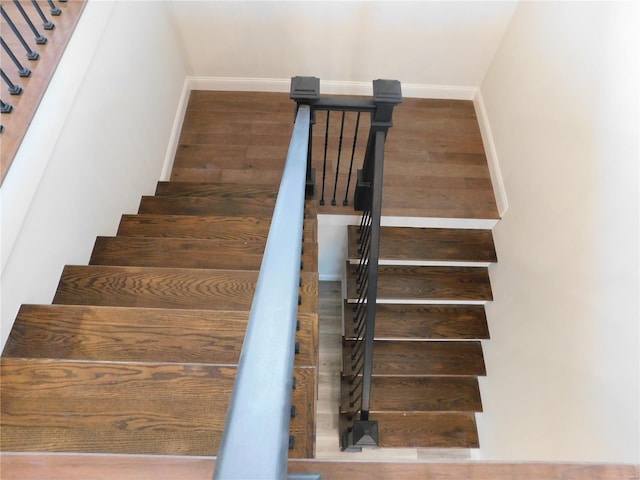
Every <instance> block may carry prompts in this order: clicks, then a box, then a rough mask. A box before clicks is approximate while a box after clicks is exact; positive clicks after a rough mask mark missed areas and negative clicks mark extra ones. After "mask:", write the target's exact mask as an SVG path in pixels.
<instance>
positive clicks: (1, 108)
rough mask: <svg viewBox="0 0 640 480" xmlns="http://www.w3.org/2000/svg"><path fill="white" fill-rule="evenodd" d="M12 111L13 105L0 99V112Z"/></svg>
mask: <svg viewBox="0 0 640 480" xmlns="http://www.w3.org/2000/svg"><path fill="white" fill-rule="evenodd" d="M12 111H13V105H11V104H9V103H4V102H3V101H2V100H0V113H11V112H12Z"/></svg>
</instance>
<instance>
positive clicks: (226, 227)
mask: <svg viewBox="0 0 640 480" xmlns="http://www.w3.org/2000/svg"><path fill="white" fill-rule="evenodd" d="M276 196H277V188H275V187H272V186H265V185H253V184H241V183H237V184H234V183H195V182H160V183H158V186H157V190H156V193H155V195H154V196H149V197H146V196H145V197H143V198H142V200H141V202H140V208H139V211H138V214H136V215H123V216H122V219H121V222H120V225H119V228H118V233H117V235H116V236H115V237H98V238H97V239H96V243H95V247H94V249H93V253H92V255H91V259H90V262H89V265H85V266H76V265H70V266H66V267H65V268H64V271H63V272H62V275H61V278H60V283H59V286H58V289H57V291H56V293H55V297H54V299H53V304H52V305H24V306H22V308H21V309H20V311H19V313H18V316H17V319H16V321H15V324H14V327H13V329H12V331H11V334H10V338H9V340H8V342H7V345H6V347H5V349H4V352H3V355H2V366H1V368H2V372H1V375H2V382H1V389H2V390H1V393H0V395H1V397H2V405H1V410H2V418H1V427H2V438H1V448H2V451H3V452H78V453H107V454H118V453H127V454H153V455H195V456H199V455H204V456H211V455H215V454H216V453H217V450H218V447H219V444H220V440H221V435H222V430H223V427H224V422H225V418H226V414H227V408H228V404H229V399H230V395H231V391H232V388H233V382H234V379H235V375H236V369H237V364H238V359H239V356H240V351H241V348H242V342H243V338H244V331H245V328H246V324H247V320H248V315H249V313H248V312H249V310H250V308H251V303H252V298H253V293H254V289H255V285H256V281H257V277H258V270H259V268H260V263H261V259H262V252H263V250H264V246H265V242H266V238H267V234H268V230H269V224H270V218H271V214H272V211H273V207H274V203H275V198H276ZM305 208H306V211H305V217H306V218H305V221H304V253H303V254H302V257H301V267H302V272H301V287H300V307H299V316H298V321H299V331H298V333H297V345H296V352H297V355H296V363H295V372H294V375H295V388H294V391H293V392H292V405H293V406H294V407H295V409H293V408H292V420H291V427H290V435H291V438H292V440H291V441H290V448H291V451H290V457H297V458H305V457H312V456H313V454H314V428H315V398H316V391H317V365H318V360H317V343H318V274H317V243H316V241H317V236H316V218H315V216H316V209H315V205H314V204H313V202H312V201H308V202H307V205H306V207H305ZM259 401H260V399H256V402H259ZM247 446H248V447H250V446H251V445H250V444H249V443H248V445H247Z"/></svg>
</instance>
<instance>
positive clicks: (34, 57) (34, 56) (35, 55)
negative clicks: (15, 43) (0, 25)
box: [0, 5, 40, 60]
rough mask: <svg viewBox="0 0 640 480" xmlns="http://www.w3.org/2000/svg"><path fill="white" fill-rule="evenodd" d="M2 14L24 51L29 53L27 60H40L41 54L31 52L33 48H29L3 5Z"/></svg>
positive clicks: (0, 9) (0, 11)
mask: <svg viewBox="0 0 640 480" xmlns="http://www.w3.org/2000/svg"><path fill="white" fill-rule="evenodd" d="M0 14H2V18H4V20H5V21H6V22H7V25H9V28H11V31H12V32H13V33H14V35H15V36H16V38H17V39H18V40H19V41H20V43H21V44H22V46H23V47H24V49H25V50H26V51H27V59H29V60H38V58H40V54H39V53H38V52H34V51H33V50H31V47H30V46H29V44H28V43H27V41H26V40H25V39H24V37H23V36H22V34H21V33H20V30H18V28H17V27H16V25H15V23H13V20H11V18H10V17H9V15H7V12H6V11H5V10H4V8H3V7H2V5H0Z"/></svg>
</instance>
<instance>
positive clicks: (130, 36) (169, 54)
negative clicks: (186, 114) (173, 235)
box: [0, 1, 186, 345]
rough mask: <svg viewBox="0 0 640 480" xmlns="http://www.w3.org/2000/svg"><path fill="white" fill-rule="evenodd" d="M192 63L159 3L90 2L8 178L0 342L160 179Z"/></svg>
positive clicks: (84, 260)
mask: <svg viewBox="0 0 640 480" xmlns="http://www.w3.org/2000/svg"><path fill="white" fill-rule="evenodd" d="M185 75H186V70H185V67H184V63H183V61H182V57H181V52H180V51H179V49H178V48H177V46H176V40H175V36H174V29H173V26H172V25H171V23H170V22H169V20H168V18H167V12H166V9H165V5H164V4H163V3H161V2H150V3H147V2H112V1H91V2H90V3H89V4H88V5H87V7H86V9H85V12H84V13H83V16H82V17H81V19H80V22H79V25H78V27H77V30H76V32H75V33H74V35H73V36H72V39H71V42H70V44H69V46H68V49H67V51H66V53H65V56H64V57H63V59H62V62H61V63H60V65H59V67H58V69H57V71H56V73H55V75H54V78H53V80H52V83H51V85H50V87H49V89H48V90H47V93H46V95H45V98H44V100H43V102H42V104H41V107H40V108H39V110H38V112H37V114H36V118H35V119H34V121H33V123H32V126H31V128H30V130H29V132H28V133H27V136H26V137H25V140H24V141H23V145H22V147H21V149H20V151H19V152H18V155H17V157H16V159H15V161H14V163H13V165H12V168H11V169H10V171H9V173H8V175H7V177H6V179H5V181H4V183H3V185H2V188H1V189H0V198H1V201H2V267H3V268H2V292H1V294H2V306H1V308H2V310H1V311H2V325H1V340H2V345H4V343H5V341H6V337H7V335H8V334H9V331H10V328H11V325H12V323H13V321H14V319H15V315H16V312H17V310H18V307H19V306H20V304H22V303H50V302H51V300H52V297H53V294H54V292H55V288H56V286H57V284H58V280H59V277H60V273H61V271H62V268H63V266H64V265H65V264H86V263H87V261H88V260H89V255H90V252H91V249H92V247H93V243H94V241H95V238H96V236H97V235H113V234H115V231H116V227H117V223H118V221H119V218H120V215H121V214H122V213H135V211H136V209H137V206H138V203H139V201H140V196H141V195H142V194H149V193H152V192H153V189H154V186H155V182H156V181H157V180H158V178H160V174H161V170H162V166H163V162H164V160H165V153H166V151H167V147H168V143H169V137H170V134H171V129H172V125H173V123H174V117H175V115H176V105H177V104H178V101H179V98H180V97H181V94H182V89H183V84H184V79H185Z"/></svg>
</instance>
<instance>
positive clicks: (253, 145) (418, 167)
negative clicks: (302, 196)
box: [171, 90, 498, 219]
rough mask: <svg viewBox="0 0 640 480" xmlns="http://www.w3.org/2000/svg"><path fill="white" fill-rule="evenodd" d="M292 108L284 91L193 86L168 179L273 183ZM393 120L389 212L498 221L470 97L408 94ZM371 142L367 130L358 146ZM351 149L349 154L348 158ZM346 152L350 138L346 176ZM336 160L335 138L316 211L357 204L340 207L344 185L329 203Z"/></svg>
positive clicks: (318, 147) (317, 143)
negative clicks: (323, 196)
mask: <svg viewBox="0 0 640 480" xmlns="http://www.w3.org/2000/svg"><path fill="white" fill-rule="evenodd" d="M293 110H294V103H293V101H291V100H290V99H289V95H288V94H286V93H258V92H213V91H197V90H196V91H192V92H191V96H190V99H189V104H188V107H187V112H186V115H185V119H184V124H183V128H182V133H181V135H180V140H179V144H178V150H177V153H176V157H175V162H174V168H173V172H172V175H171V180H172V181H187V182H238V181H242V182H245V183H252V184H263V185H277V184H278V183H279V182H280V177H281V173H282V169H283V167H284V161H285V158H286V155H287V149H288V147H289V141H290V138H291V131H292V128H293ZM366 117H367V116H366V115H364V116H363V117H362V122H361V128H362V127H364V128H368V122H369V119H368V118H366ZM339 123H340V122H339V119H338V115H336V120H335V121H334V122H333V123H331V122H330V125H331V128H330V132H333V133H335V134H336V137H335V138H337V137H338V135H339ZM351 123H355V121H351ZM393 123H394V126H393V128H392V129H391V130H390V131H389V136H388V140H387V145H386V155H385V177H384V193H383V208H382V213H383V215H387V216H404V217H436V218H473V219H497V218H498V211H497V208H496V203H495V198H494V194H493V189H492V186H491V179H490V177H489V168H488V166H487V160H486V156H485V153H484V148H483V144H482V138H481V136H480V129H479V127H478V120H477V118H476V115H475V111H474V107H473V103H472V102H471V101H465V100H433V99H417V98H405V99H404V101H403V103H402V104H401V105H399V106H397V107H396V109H395V111H394V115H393ZM325 125H326V113H325V112H321V113H319V114H318V120H317V124H316V126H315V127H314V137H313V147H314V166H315V168H316V175H317V178H316V186H317V188H318V191H320V189H321V181H322V163H323V149H324V131H325ZM349 128H351V126H350V124H349V120H348V121H347V122H346V126H345V132H351V131H352V130H349ZM362 132H364V130H362ZM349 135H351V134H350V133H349ZM365 141H366V134H364V133H362V134H361V135H360V140H358V141H357V143H356V145H357V146H358V148H361V145H360V143H365ZM345 151H348V152H349V155H344V152H345ZM350 151H351V149H350V145H347V144H345V145H344V146H343V158H342V162H341V164H340V172H341V174H343V173H344V174H345V176H346V172H348V170H349V162H348V161H347V158H346V157H348V156H350ZM336 164H337V141H334V142H330V145H329V150H328V155H327V165H328V172H327V181H326V189H327V193H326V198H327V202H326V204H325V205H324V206H320V207H319V209H318V213H321V214H327V213H331V214H344V215H352V214H353V209H352V208H351V207H342V200H343V198H344V196H345V192H344V190H343V189H339V191H338V192H337V206H331V202H330V200H331V198H332V196H333V181H334V176H335V168H336V167H335V166H336ZM357 168H360V166H359V165H356V166H354V169H353V172H352V181H351V184H350V185H351V186H350V192H349V194H348V195H347V198H348V200H349V201H350V202H352V197H353V194H352V191H351V190H352V188H353V186H354V185H355V182H354V179H355V171H356V169H357ZM344 183H345V182H339V185H344ZM345 187H346V185H345Z"/></svg>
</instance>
